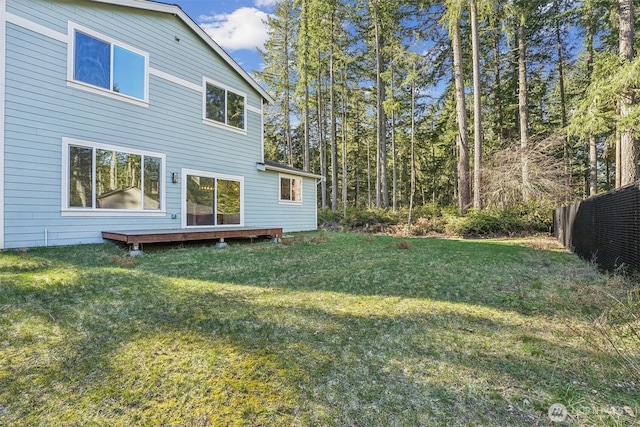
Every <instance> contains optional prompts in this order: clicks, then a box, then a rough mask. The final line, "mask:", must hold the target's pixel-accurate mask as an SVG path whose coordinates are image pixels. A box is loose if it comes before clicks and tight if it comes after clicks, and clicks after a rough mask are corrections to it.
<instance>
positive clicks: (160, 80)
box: [0, 0, 319, 248]
mask: <svg viewBox="0 0 640 427" xmlns="http://www.w3.org/2000/svg"><path fill="white" fill-rule="evenodd" d="M0 19H1V21H2V22H0V46H2V49H1V51H0V55H1V60H0V80H1V81H0V117H1V118H2V120H1V121H0V248H19V247H32V246H44V245H66V244H78V243H96V242H101V241H102V232H103V231H105V230H149V229H154V230H199V229H212V230H225V229H251V228H265V227H281V228H283V229H284V231H300V230H310V229H315V228H316V221H317V219H316V188H317V180H318V179H319V177H318V176H317V175H314V174H311V173H305V172H302V171H299V170H295V169H292V168H287V167H282V166H279V165H277V164H274V163H272V162H268V161H265V159H264V154H263V152H264V150H263V116H264V113H263V105H264V104H265V103H267V102H270V101H272V100H271V99H270V96H269V94H268V93H267V92H266V91H265V90H264V89H263V88H261V87H260V86H259V85H258V84H257V83H256V82H255V81H254V80H253V78H252V77H251V76H250V75H249V74H248V73H247V72H246V71H244V70H243V69H242V68H241V67H240V66H239V65H238V64H237V63H236V62H234V61H233V60H232V59H231V58H230V57H229V55H228V54H227V53H225V52H224V51H223V50H222V49H221V48H220V47H219V46H218V45H217V44H216V43H215V42H214V41H213V40H212V39H211V38H210V37H209V36H208V35H207V34H206V33H205V32H204V31H203V30H202V29H201V28H200V27H199V26H198V25H197V24H196V23H195V22H193V21H192V20H191V19H190V18H189V17H188V16H187V15H186V14H185V13H184V12H183V11H182V10H181V9H180V7H179V6H175V5H168V4H164V3H159V2H155V1H147V0H0Z"/></svg>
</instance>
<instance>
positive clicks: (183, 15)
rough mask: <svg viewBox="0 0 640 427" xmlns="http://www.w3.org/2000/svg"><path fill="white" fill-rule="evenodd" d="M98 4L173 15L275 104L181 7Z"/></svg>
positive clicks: (114, 0) (124, 0) (128, 1)
mask: <svg viewBox="0 0 640 427" xmlns="http://www.w3.org/2000/svg"><path fill="white" fill-rule="evenodd" d="M90 1H93V2H96V3H106V4H112V5H117V6H125V7H131V8H135V9H143V10H151V11H154V12H162V13H169V14H172V15H174V16H176V17H178V18H179V19H181V20H182V21H183V22H184V23H185V24H186V25H187V26H188V27H189V28H191V29H192V30H193V32H195V33H196V34H197V35H198V36H199V37H200V38H201V39H202V40H203V41H204V42H205V43H206V44H207V45H208V46H209V47H210V48H211V49H212V50H213V51H214V52H216V53H217V54H218V55H220V56H221V57H222V59H223V60H224V61H225V62H226V63H227V64H229V66H230V67H231V68H233V69H234V70H235V71H236V72H237V73H238V74H239V75H240V76H241V77H242V78H243V79H244V80H245V81H246V82H247V83H249V85H251V87H253V88H254V89H255V90H256V92H258V93H259V94H260V95H261V96H262V97H263V98H264V99H265V100H266V101H267V102H269V103H271V104H273V103H274V99H273V98H272V97H271V95H269V94H268V93H267V91H266V90H264V88H263V87H262V86H260V85H259V84H258V83H257V82H256V81H255V80H254V79H253V77H251V75H249V73H247V72H246V71H245V70H244V69H243V68H242V67H241V66H240V65H238V63H237V62H236V61H235V60H234V59H233V58H231V57H230V56H229V54H228V53H227V52H225V51H224V49H222V48H221V47H220V45H218V43H216V42H215V41H214V40H213V39H212V38H211V36H209V34H207V33H206V32H205V31H204V30H203V29H202V28H201V27H200V26H199V25H198V24H196V23H195V21H194V20H193V19H191V18H190V17H189V15H187V14H186V13H185V12H184V11H183V10H182V8H181V7H180V6H178V5H177V4H168V3H162V2H159V1H155V0H90Z"/></svg>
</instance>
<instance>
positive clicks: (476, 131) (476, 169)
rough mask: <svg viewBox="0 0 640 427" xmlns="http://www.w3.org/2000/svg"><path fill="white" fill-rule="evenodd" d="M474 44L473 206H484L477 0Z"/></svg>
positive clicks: (473, 11)
mask: <svg viewBox="0 0 640 427" xmlns="http://www.w3.org/2000/svg"><path fill="white" fill-rule="evenodd" d="M471 43H472V46H473V156H474V157H473V207H474V208H476V209H481V208H482V198H481V196H482V191H481V190H482V92H481V88H480V47H479V44H480V40H479V36H478V11H477V5H476V0H471Z"/></svg>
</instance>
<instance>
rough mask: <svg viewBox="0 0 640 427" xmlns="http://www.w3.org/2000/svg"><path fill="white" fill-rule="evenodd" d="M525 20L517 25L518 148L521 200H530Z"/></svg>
mask: <svg viewBox="0 0 640 427" xmlns="http://www.w3.org/2000/svg"><path fill="white" fill-rule="evenodd" d="M525 36H526V27H525V18H524V16H520V22H519V23H518V112H519V115H520V148H521V150H522V199H523V200H524V201H525V202H526V201H528V200H529V198H530V191H529V189H530V187H531V182H530V179H529V155H528V150H529V110H528V103H529V100H528V93H527V46H526V39H525Z"/></svg>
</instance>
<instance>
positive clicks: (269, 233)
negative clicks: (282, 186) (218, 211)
mask: <svg viewBox="0 0 640 427" xmlns="http://www.w3.org/2000/svg"><path fill="white" fill-rule="evenodd" d="M240 237H247V238H250V237H271V238H273V239H281V238H282V228H235V229H226V230H219V229H210V228H207V229H198V230H186V229H183V228H181V229H171V230H127V231H103V232H102V238H103V239H108V240H115V241H118V242H124V243H126V244H128V245H130V246H131V247H132V248H133V247H137V246H139V245H141V244H144V243H175V242H194V241H203V240H218V241H220V242H224V239H233V238H240Z"/></svg>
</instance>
